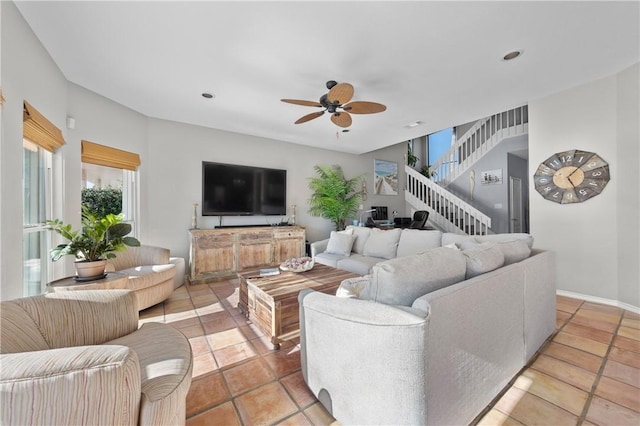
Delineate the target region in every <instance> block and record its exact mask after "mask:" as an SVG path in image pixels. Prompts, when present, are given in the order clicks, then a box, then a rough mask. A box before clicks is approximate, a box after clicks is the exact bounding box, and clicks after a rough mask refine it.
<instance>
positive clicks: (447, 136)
mask: <svg viewBox="0 0 640 426" xmlns="http://www.w3.org/2000/svg"><path fill="white" fill-rule="evenodd" d="M453 130H454V129H453V128H448V129H444V130H440V131H439V132H435V133H432V134H430V135H428V136H427V150H428V158H429V167H431V166H433V164H434V163H435V162H437V161H438V160H441V159H442V161H441V163H440V165H438V166H437V167H435V169H432V170H431V172H432V173H433V175H434V180H435V181H438V180H439V178H438V176H443V175H445V173H443V170H442V168H451V167H453V166H454V165H455V164H457V163H458V153H457V152H454V153H449V158H442V157H443V156H444V155H447V152H448V151H449V150H450V148H451V146H452V143H453V134H454V132H453ZM438 171H440V173H438Z"/></svg>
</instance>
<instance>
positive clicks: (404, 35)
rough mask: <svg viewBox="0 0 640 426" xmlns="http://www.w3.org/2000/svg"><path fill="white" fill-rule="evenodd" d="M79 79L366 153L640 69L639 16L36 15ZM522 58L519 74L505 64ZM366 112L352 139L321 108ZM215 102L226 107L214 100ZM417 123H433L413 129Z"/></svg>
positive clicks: (40, 9) (593, 6)
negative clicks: (344, 95) (357, 104)
mask: <svg viewBox="0 0 640 426" xmlns="http://www.w3.org/2000/svg"><path fill="white" fill-rule="evenodd" d="M16 4H17V7H18V9H19V10H20V12H21V13H22V15H23V16H24V17H25V19H26V21H27V22H28V23H29V25H30V26H31V28H32V29H33V31H34V32H35V33H36V35H37V36H38V37H39V39H40V40H41V42H42V44H43V45H44V47H45V48H46V49H47V50H48V52H49V54H50V55H51V57H52V58H53V60H54V61H55V62H56V63H57V64H58V66H59V67H60V69H61V70H62V72H63V73H64V75H65V76H66V78H67V79H68V80H69V81H71V82H74V83H76V84H78V85H80V86H83V87H85V88H87V89H90V90H92V91H94V92H96V93H99V94H100V95H103V96H105V97H107V98H109V99H112V100H114V101H116V102H118V103H120V104H122V105H125V106H127V107H129V108H131V109H133V110H136V111H138V112H140V113H142V114H145V115H147V116H150V117H157V118H161V119H167V120H174V121H179V122H184V123H190V124H195V125H199V126H205V127H211V128H216V129H223V130H228V131H232V132H239V133H244V134H249V135H255V136H261V137H265V138H271V139H276V140H282V141H288V142H293V143H297V144H303V145H309V146H318V147H322V148H327V149H333V150H338V151H344V152H351V153H363V152H368V151H372V150H374V149H378V148H382V147H385V146H389V145H392V144H396V143H398V142H402V141H404V140H408V139H411V138H414V137H419V136H422V135H425V134H428V133H432V132H434V131H438V130H441V129H443V128H446V127H450V126H454V125H457V124H462V123H466V122H469V121H472V120H475V119H478V118H481V117H483V116H486V115H490V114H493V113H495V112H499V111H503V110H506V109H509V108H511V107H514V106H518V105H522V104H525V103H527V102H528V101H530V100H532V99H536V98H539V97H543V96H546V95H548V94H551V93H555V92H558V91H560V90H563V89H566V88H570V87H573V86H577V85H580V84H583V83H585V82H588V81H591V80H594V79H598V78H601V77H605V76H608V75H611V74H614V73H616V72H618V71H620V70H622V69H624V68H626V67H628V66H630V65H632V64H634V63H636V62H638V61H639V60H640V47H639V40H640V32H639V27H640V8H639V5H640V3H639V2H638V1H630V2H611V1H603V2H579V1H569V2H480V1H473V2H417V1H404V2H397V1H396V2H392V1H388V2H363V1H358V2H347V1H339V2H337V1H336V2H331V1H297V2H293V1H288V2H271V1H262V2H246V1H236V2H222V1H200V2H180V1H173V2H166V1H165V2H152V1H138V2H86V1H71V2H57V1H46V2H31V1H26V2H23V1H17V2H16ZM514 49H522V50H524V54H523V55H522V56H521V57H520V58H518V59H516V60H514V61H511V62H504V61H502V60H501V59H502V56H503V55H504V54H505V53H507V52H509V51H511V50H514ZM327 80H336V81H338V82H349V83H351V84H352V85H353V86H354V87H355V95H354V97H353V100H354V101H355V100H358V101H363V100H364V101H373V102H379V103H383V104H385V105H387V110H386V111H385V112H382V113H378V114H372V115H355V114H354V115H353V125H352V126H351V127H350V132H349V133H342V132H340V130H341V129H340V128H338V127H336V126H335V125H334V124H333V123H331V121H330V119H329V118H330V117H329V115H328V114H325V115H324V116H322V117H320V118H317V119H315V120H312V121H310V122H307V123H304V124H299V125H295V124H294V121H296V120H297V119H298V118H300V117H301V116H303V115H305V114H308V113H310V112H313V111H316V110H318V109H317V108H313V107H306V106H299V105H291V104H286V103H283V102H281V101H280V99H281V98H294V99H306V100H313V101H317V100H318V99H319V97H320V96H321V95H322V94H324V93H326V92H327V90H326V87H325V83H326V81H327ZM203 92H211V93H213V94H215V98H214V99H213V100H206V99H204V98H203V97H202V96H201V93H203ZM416 120H419V121H421V122H422V125H420V126H418V127H414V128H407V127H405V126H406V125H407V124H408V123H411V122H414V121H416Z"/></svg>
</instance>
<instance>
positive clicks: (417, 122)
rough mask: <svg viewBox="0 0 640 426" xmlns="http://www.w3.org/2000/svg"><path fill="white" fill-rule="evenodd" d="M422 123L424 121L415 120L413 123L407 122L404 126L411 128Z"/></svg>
mask: <svg viewBox="0 0 640 426" xmlns="http://www.w3.org/2000/svg"><path fill="white" fill-rule="evenodd" d="M421 124H422V121H420V120H417V121H414V122H413V123H409V124H405V125H404V127H406V128H408V129H411V128H413V127H418V126H419V125H421Z"/></svg>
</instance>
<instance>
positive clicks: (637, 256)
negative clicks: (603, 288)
mask: <svg viewBox="0 0 640 426" xmlns="http://www.w3.org/2000/svg"><path fill="white" fill-rule="evenodd" d="M617 78H618V123H617V125H618V157H617V159H616V161H617V165H618V169H619V171H620V176H621V177H622V182H621V185H618V211H617V213H618V218H617V220H618V230H617V231H618V232H617V233H618V274H619V276H618V280H619V285H618V289H619V293H618V300H622V301H624V302H625V303H628V304H631V305H632V306H640V284H639V283H638V282H639V281H640V244H639V243H638V242H639V241H640V173H639V172H638V166H639V165H640V124H639V121H640V118H639V117H640V64H636V65H635V66H633V67H631V68H629V69H627V70H625V71H623V72H621V73H620V74H618V76H617ZM627 283H629V284H627ZM634 283H635V285H634Z"/></svg>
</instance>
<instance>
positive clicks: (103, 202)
mask: <svg viewBox="0 0 640 426" xmlns="http://www.w3.org/2000/svg"><path fill="white" fill-rule="evenodd" d="M136 174H137V172H136V171H132V170H123V169H117V168H114V167H106V166H99V165H96V164H91V163H82V204H84V205H87V206H88V207H89V210H91V211H92V212H93V213H94V214H96V215H97V216H105V215H106V214H108V213H113V214H118V213H123V214H124V222H127V223H129V224H130V225H131V227H132V231H131V235H132V236H137V235H138V234H137V230H136V226H135V224H136V216H137V205H138V203H137V185H136V181H137V179H136Z"/></svg>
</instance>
